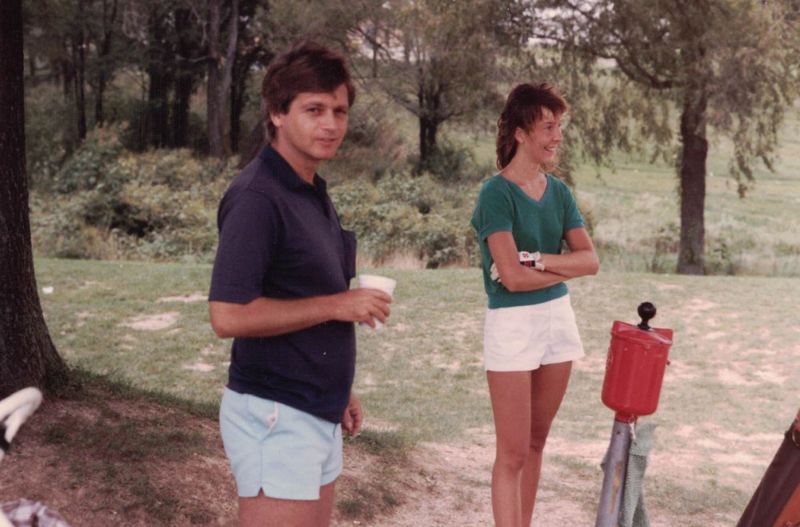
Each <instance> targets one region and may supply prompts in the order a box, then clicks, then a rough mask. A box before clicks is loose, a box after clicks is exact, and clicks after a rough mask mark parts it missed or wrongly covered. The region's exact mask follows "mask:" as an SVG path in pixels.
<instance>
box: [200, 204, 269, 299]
mask: <svg viewBox="0 0 800 527" xmlns="http://www.w3.org/2000/svg"><path fill="white" fill-rule="evenodd" d="M279 237H280V218H279V216H278V214H277V211H276V208H275V206H274V204H273V203H271V201H270V200H269V199H267V197H266V196H265V195H263V194H261V193H258V192H254V191H250V190H242V191H241V192H238V193H235V194H233V195H226V196H225V198H223V200H222V203H221V204H220V209H219V246H218V247H217V256H216V258H215V259H214V269H213V271H212V273H211V291H210V293H209V300H212V301H221V302H231V303H235V304H247V303H249V302H251V301H253V300H255V299H256V298H258V297H261V296H264V293H263V291H264V279H265V276H266V274H267V272H268V271H269V268H270V264H271V263H272V260H273V258H274V257H275V253H276V247H277V246H278V241H279Z"/></svg>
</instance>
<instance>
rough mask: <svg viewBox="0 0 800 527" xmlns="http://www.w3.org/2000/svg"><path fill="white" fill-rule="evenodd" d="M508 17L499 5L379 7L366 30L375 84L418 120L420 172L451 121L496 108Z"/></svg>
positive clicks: (410, 0)
mask: <svg viewBox="0 0 800 527" xmlns="http://www.w3.org/2000/svg"><path fill="white" fill-rule="evenodd" d="M502 13H503V10H502V9H498V2H495V1H493V0H481V1H475V2H468V3H458V2H448V1H440V0H392V1H390V2H383V3H379V4H378V5H376V6H373V10H372V11H370V12H368V16H367V19H366V20H365V21H364V22H363V23H362V24H361V25H360V26H359V27H358V33H359V36H360V37H361V39H362V41H363V43H364V45H365V47H367V48H372V53H373V65H372V67H373V69H372V71H373V75H372V82H374V83H375V84H377V85H378V86H380V87H381V88H382V89H383V90H385V91H386V93H387V94H389V96H390V97H392V98H393V99H394V100H395V101H396V102H397V103H398V104H399V105H400V106H401V107H402V108H404V109H405V110H407V111H409V112H410V113H411V114H413V115H414V116H415V117H416V118H417V120H418V125H419V128H418V130H419V157H418V161H419V167H420V168H422V167H424V166H426V164H427V163H429V158H430V157H431V156H434V155H435V154H436V146H437V135H438V131H439V128H440V127H441V125H442V124H443V123H445V122H447V121H449V120H459V119H460V120H466V121H469V120H471V119H474V118H475V116H476V115H477V114H478V113H479V110H480V109H481V108H485V107H492V106H494V105H495V104H494V103H495V102H496V100H497V96H496V95H495V90H494V82H493V80H494V79H495V75H494V73H495V72H496V71H497V70H498V62H497V61H496V60H495V55H496V54H497V53H498V51H499V49H500V45H499V42H498V39H497V38H496V35H495V30H496V29H497V27H498V25H499V23H500V22H499V18H500V14H502ZM467 36H468V37H467ZM476 72H481V73H480V74H476Z"/></svg>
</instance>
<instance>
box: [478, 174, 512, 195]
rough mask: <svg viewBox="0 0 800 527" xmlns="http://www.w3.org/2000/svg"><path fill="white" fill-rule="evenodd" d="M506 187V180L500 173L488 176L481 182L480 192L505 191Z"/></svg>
mask: <svg viewBox="0 0 800 527" xmlns="http://www.w3.org/2000/svg"><path fill="white" fill-rule="evenodd" d="M507 189H508V181H507V180H506V178H504V177H503V176H501V175H500V174H494V175H493V176H489V177H488V178H487V179H485V180H484V181H483V183H481V192H485V191H488V192H497V191H502V192H505V191H506V190H507Z"/></svg>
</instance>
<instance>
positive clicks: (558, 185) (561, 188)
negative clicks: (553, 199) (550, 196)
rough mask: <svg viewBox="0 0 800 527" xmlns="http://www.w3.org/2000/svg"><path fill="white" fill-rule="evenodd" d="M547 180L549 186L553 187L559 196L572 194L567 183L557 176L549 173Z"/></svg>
mask: <svg viewBox="0 0 800 527" xmlns="http://www.w3.org/2000/svg"><path fill="white" fill-rule="evenodd" d="M547 179H548V184H550V185H552V186H553V188H554V189H555V190H556V192H558V194H559V195H564V194H570V195H571V194H572V190H571V189H570V188H569V185H567V182H566V181H564V180H563V179H561V178H560V177H558V176H557V175H555V174H553V173H550V172H548V173H547Z"/></svg>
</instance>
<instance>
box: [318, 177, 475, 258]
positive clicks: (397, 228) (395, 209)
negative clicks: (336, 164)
mask: <svg viewBox="0 0 800 527" xmlns="http://www.w3.org/2000/svg"><path fill="white" fill-rule="evenodd" d="M475 190H477V189H475ZM331 196H332V198H333V200H334V202H335V203H336V207H337V210H338V211H339V215H340V217H341V220H342V224H343V225H344V226H345V228H348V229H352V230H354V231H355V232H356V234H357V236H358V239H359V247H360V249H359V250H360V252H361V253H362V254H364V255H366V256H368V257H370V258H372V259H373V260H375V261H376V262H378V263H380V262H383V261H386V260H388V259H389V258H391V257H392V256H395V255H398V254H412V255H414V257H416V258H418V259H419V260H420V261H421V262H422V263H423V264H424V266H425V267H427V268H436V267H441V266H444V265H453V264H467V263H473V262H474V261H476V259H477V257H476V255H475V251H476V249H477V246H476V244H475V240H474V234H473V233H472V228H471V227H470V225H469V217H468V213H467V212H466V210H467V209H466V207H465V206H466V204H467V199H468V198H467V197H466V196H465V195H464V194H460V193H453V192H452V191H451V190H450V189H449V188H448V187H446V186H444V185H442V184H441V183H438V182H437V181H434V180H433V179H432V178H431V177H430V176H421V177H413V176H411V175H409V174H407V173H406V174H394V175H392V176H387V177H384V178H383V179H381V180H380V181H379V182H378V183H377V184H376V183H373V182H371V181H369V180H366V179H362V180H360V181H348V182H345V183H342V184H339V185H336V186H335V187H333V188H332V189H331Z"/></svg>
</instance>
